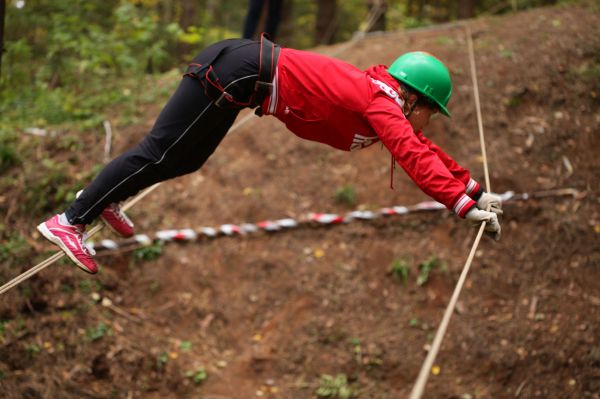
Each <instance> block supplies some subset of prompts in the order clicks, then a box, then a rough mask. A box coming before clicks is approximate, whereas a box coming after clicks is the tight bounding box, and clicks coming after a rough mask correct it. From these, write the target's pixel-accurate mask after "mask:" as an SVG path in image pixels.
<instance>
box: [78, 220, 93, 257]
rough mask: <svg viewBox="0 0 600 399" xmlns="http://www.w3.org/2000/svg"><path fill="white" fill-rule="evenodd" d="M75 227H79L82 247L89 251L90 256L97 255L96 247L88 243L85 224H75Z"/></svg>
mask: <svg viewBox="0 0 600 399" xmlns="http://www.w3.org/2000/svg"><path fill="white" fill-rule="evenodd" d="M75 229H77V232H78V233H79V236H78V239H79V243H80V244H81V248H83V250H84V251H85V252H87V254H88V255H89V256H94V255H96V250H95V249H94V247H92V246H91V245H89V244H87V243H86V241H87V239H88V233H86V231H85V226H84V225H80V226H75Z"/></svg>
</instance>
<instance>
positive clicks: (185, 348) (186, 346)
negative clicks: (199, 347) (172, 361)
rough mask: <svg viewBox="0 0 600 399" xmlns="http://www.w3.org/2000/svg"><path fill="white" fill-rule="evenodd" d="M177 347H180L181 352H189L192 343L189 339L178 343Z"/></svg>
mask: <svg viewBox="0 0 600 399" xmlns="http://www.w3.org/2000/svg"><path fill="white" fill-rule="evenodd" d="M179 349H181V351H182V352H189V351H190V350H191V349H192V343H191V342H190V341H182V342H181V344H179Z"/></svg>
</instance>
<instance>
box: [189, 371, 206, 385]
mask: <svg viewBox="0 0 600 399" xmlns="http://www.w3.org/2000/svg"><path fill="white" fill-rule="evenodd" d="M185 376H186V377H187V378H189V379H191V380H192V381H193V382H194V384H196V385H199V384H202V382H204V380H206V379H207V378H208V373H207V372H206V370H205V369H204V367H200V368H198V369H196V370H195V371H194V370H188V371H186V373H185Z"/></svg>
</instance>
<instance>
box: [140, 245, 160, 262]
mask: <svg viewBox="0 0 600 399" xmlns="http://www.w3.org/2000/svg"><path fill="white" fill-rule="evenodd" d="M162 250H163V243H162V242H161V241H158V242H156V243H154V244H152V245H149V246H147V247H142V248H138V249H136V250H135V251H133V257H134V258H135V259H136V260H138V261H151V260H155V259H158V258H159V257H160V256H161V255H162Z"/></svg>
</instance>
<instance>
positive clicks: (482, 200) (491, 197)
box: [477, 192, 503, 215]
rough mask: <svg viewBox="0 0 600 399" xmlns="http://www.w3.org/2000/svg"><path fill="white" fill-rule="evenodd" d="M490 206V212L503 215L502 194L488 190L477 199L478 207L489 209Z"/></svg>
mask: <svg viewBox="0 0 600 399" xmlns="http://www.w3.org/2000/svg"><path fill="white" fill-rule="evenodd" d="M488 206H489V207H490V209H489V211H490V212H494V213H495V214H497V215H502V213H503V212H502V198H500V196H498V195H496V194H490V193H486V192H484V193H483V194H481V197H479V199H478V200H477V208H479V209H483V210H484V211H487V210H488Z"/></svg>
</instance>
